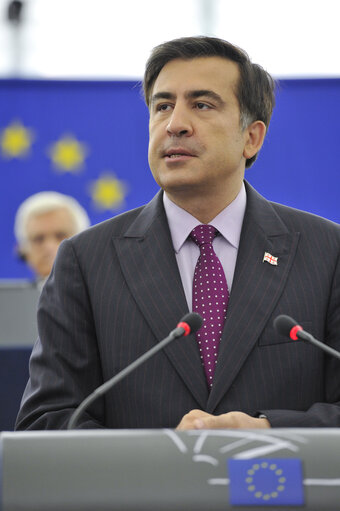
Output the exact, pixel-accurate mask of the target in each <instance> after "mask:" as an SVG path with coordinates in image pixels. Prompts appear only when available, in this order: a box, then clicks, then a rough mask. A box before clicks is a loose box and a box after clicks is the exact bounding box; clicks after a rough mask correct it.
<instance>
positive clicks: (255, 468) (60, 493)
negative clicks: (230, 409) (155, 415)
mask: <svg viewBox="0 0 340 511" xmlns="http://www.w3.org/2000/svg"><path fill="white" fill-rule="evenodd" d="M0 453H1V465H0V467H1V469H0V473H1V478H2V485H1V488H2V490H0V491H1V501H0V510H1V511H40V510H44V511H57V510H58V511H61V510H63V511H65V510H67V511H75V510H77V511H87V510H89V511H90V510H91V511H94V510H95V511H109V510H110V511H113V510H117V511H118V510H119V511H130V510H131V511H132V510H133V511H144V510H145V511H152V510H157V511H163V510H164V511H170V510H178V511H186V510H187V511H200V510H202V511H207V510H209V509H210V510H212V511H219V510H223V511H226V510H229V509H237V510H239V511H242V510H248V509H249V508H250V507H254V506H255V507H257V509H276V510H278V509H279V510H285V509H296V510H301V509H307V510H317V511H320V510H322V511H329V510H334V511H338V510H339V509H340V430H338V429H336V428H334V429H333V428H329V429H327V428H324V429H311V428H308V429H302V428H301V429H271V430H202V431H198V430H196V431H185V432H182V431H181V432H178V431H175V430H172V429H164V430H74V431H55V432H54V431H46V432H40V431H37V432H23V433H21V432H15V433H13V432H7V433H2V434H1V435H0ZM231 460H232V463H233V464H234V465H235V461H236V462H237V463H239V462H242V463H245V462H246V463H247V464H248V465H249V466H250V469H249V468H248V469H247V474H248V475H247V477H246V480H242V478H241V481H239V482H236V483H233V477H234V476H233V475H232V473H231V467H232V465H231V464H230V463H231ZM287 460H290V461H291V460H297V461H296V462H298V463H300V465H301V481H300V483H299V484H300V485H301V488H300V489H299V491H300V492H301V495H302V496H303V502H302V503H300V504H298V505H296V504H284V505H282V504H281V505H279V501H280V498H281V496H280V495H284V494H285V488H286V486H288V482H289V477H290V478H291V480H292V481H294V484H297V482H296V478H295V476H294V477H292V474H291V473H289V472H287V471H286V473H285V469H283V470H281V469H280V466H281V465H280V464H282V467H284V466H286V461H287ZM236 465H237V464H236ZM239 466H240V465H237V467H239ZM261 467H263V470H262V469H261ZM261 470H262V472H263V473H266V472H268V473H269V472H270V471H271V473H270V476H271V477H272V480H271V482H270V484H271V485H273V484H274V486H275V485H276V489H278V488H281V490H280V489H278V491H274V490H275V488H274V490H273V491H272V489H269V490H268V487H267V488H266V489H263V488H261V484H264V483H263V481H262V480H261V478H258V479H256V477H257V476H256V473H260V472H261ZM254 473H255V475H254ZM273 478H274V479H273ZM275 478H276V479H277V481H276V479H275ZM278 481H280V483H278ZM285 481H286V482H285ZM232 484H234V489H233V488H232ZM242 484H245V486H246V490H245V491H246V494H247V498H248V497H249V496H250V498H253V500H254V499H255V500H256V503H255V504H250V505H248V504H247V505H243V504H241V505H239V504H237V503H236V504H234V503H233V501H232V492H233V491H234V490H235V489H236V490H237V491H238V490H239V489H240V488H241V486H242ZM266 484H267V483H266ZM277 484H279V486H277ZM240 485H241V486H240ZM266 492H267V493H266ZM280 492H281V494H280ZM278 494H279V496H277V495H278ZM255 496H256V498H255ZM265 497H266V498H265Z"/></svg>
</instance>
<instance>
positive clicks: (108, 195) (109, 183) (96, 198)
mask: <svg viewBox="0 0 340 511" xmlns="http://www.w3.org/2000/svg"><path fill="white" fill-rule="evenodd" d="M90 192H91V196H92V200H93V202H94V203H95V205H96V207H97V208H99V209H101V210H110V211H114V210H117V209H119V208H120V207H121V206H122V205H123V204H124V199H125V197H126V193H127V187H126V184H125V183H124V182H123V181H120V180H119V179H117V177H116V176H115V174H113V173H106V174H102V175H101V176H100V177H99V179H97V180H96V181H94V182H93V183H92V184H91V185H90Z"/></svg>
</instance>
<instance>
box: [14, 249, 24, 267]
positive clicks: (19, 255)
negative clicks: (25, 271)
mask: <svg viewBox="0 0 340 511" xmlns="http://www.w3.org/2000/svg"><path fill="white" fill-rule="evenodd" d="M14 253H15V255H16V257H17V258H18V259H19V261H23V262H24V263H26V261H27V257H26V252H25V251H24V250H23V249H22V248H20V247H19V246H18V245H17V246H16V247H15V249H14Z"/></svg>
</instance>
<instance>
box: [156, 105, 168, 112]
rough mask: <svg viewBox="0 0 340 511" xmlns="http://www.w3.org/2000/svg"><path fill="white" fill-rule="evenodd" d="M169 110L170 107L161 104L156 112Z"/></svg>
mask: <svg viewBox="0 0 340 511" xmlns="http://www.w3.org/2000/svg"><path fill="white" fill-rule="evenodd" d="M169 109H170V105H167V104H162V105H158V106H157V111H158V112H167V111H168V110H169Z"/></svg>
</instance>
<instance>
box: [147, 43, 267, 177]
mask: <svg viewBox="0 0 340 511" xmlns="http://www.w3.org/2000/svg"><path fill="white" fill-rule="evenodd" d="M197 57H223V58H225V59H228V60H231V61H233V62H236V63H237V64H238V67H239V70H240V80H239V83H238V86H237V90H236V97H237V99H238V102H239V107H240V123H241V127H242V129H245V128H246V127H247V126H248V125H249V124H250V123H251V122H254V121H263V122H264V124H265V125H266V127H267V128H268V126H269V123H270V118H271V115H272V111H273V108H274V105H275V95H274V91H275V82H274V80H273V78H272V77H271V76H270V74H269V73H267V71H265V70H264V69H263V68H262V67H261V66H259V65H258V64H253V63H252V62H251V61H250V58H249V56H248V55H247V53H246V52H245V51H243V50H241V48H238V47H237V46H234V45H233V44H231V43H229V42H227V41H224V40H223V39H218V38H216V37H206V36H197V37H182V38H180V39H173V40H172V41H168V42H165V43H163V44H160V45H159V46H156V47H155V48H154V49H153V50H152V53H151V55H150V58H149V59H148V61H147V63H146V67H145V73H144V79H143V89H144V97H145V102H146V104H147V106H149V103H150V96H151V93H152V89H153V86H154V83H155V81H156V79H157V77H158V75H159V73H160V72H161V70H162V68H163V67H164V66H165V64H167V63H168V62H170V61H171V60H174V59H186V60H190V59H194V58H197ZM256 157H257V154H255V155H254V156H253V157H252V158H249V159H248V160H247V161H246V167H247V168H248V167H250V166H251V165H252V164H253V163H254V161H255V160H256Z"/></svg>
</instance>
